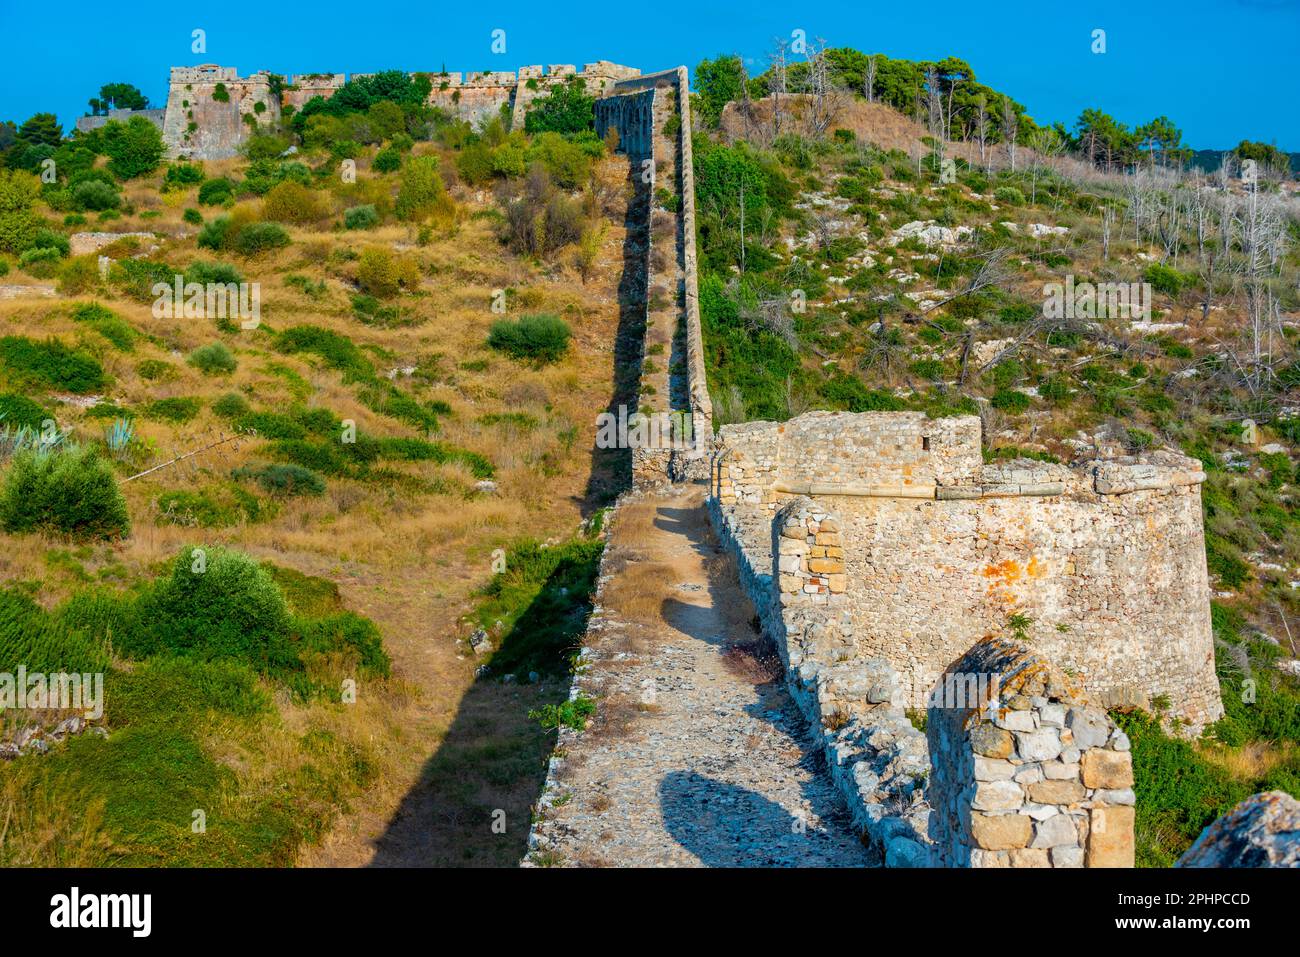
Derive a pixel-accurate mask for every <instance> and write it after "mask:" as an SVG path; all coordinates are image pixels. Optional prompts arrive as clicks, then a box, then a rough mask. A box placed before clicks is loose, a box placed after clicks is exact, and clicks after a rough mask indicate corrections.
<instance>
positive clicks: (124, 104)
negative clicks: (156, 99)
mask: <svg viewBox="0 0 1300 957" xmlns="http://www.w3.org/2000/svg"><path fill="white" fill-rule="evenodd" d="M148 108H149V98H148V97H147V96H145V95H144V94H143V93H141V92H140V90H139V88H137V87H135V86H133V85H131V84H130V83H105V84H104V85H103V86H101V87H100V88H99V96H97V97H92V98H91V100H90V110H91V112H92V113H94V114H95V115H97V116H98V115H102V114H104V113H107V112H108V111H109V110H147V109H148Z"/></svg>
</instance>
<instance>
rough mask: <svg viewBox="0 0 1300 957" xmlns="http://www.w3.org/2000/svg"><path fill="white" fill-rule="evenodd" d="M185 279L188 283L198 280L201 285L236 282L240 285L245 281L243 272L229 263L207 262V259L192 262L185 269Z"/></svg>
mask: <svg viewBox="0 0 1300 957" xmlns="http://www.w3.org/2000/svg"><path fill="white" fill-rule="evenodd" d="M185 281H186V282H187V283H191V282H196V283H198V284H199V285H201V286H206V285H207V284H208V283H218V284H220V285H228V284H229V283H234V284H235V285H238V284H239V283H241V282H243V281H244V276H243V273H241V272H240V271H239V270H238V269H236V268H235V267H234V266H232V265H230V264H229V263H215V262H207V261H205V260H202V259H200V260H196V261H195V262H192V263H190V265H189V267H188V268H187V269H186V270H185Z"/></svg>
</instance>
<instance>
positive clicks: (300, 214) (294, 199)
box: [262, 180, 325, 226]
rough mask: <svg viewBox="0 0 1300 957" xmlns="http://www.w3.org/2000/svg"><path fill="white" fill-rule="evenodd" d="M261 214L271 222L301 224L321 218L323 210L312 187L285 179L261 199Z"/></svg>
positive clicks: (323, 213)
mask: <svg viewBox="0 0 1300 957" xmlns="http://www.w3.org/2000/svg"><path fill="white" fill-rule="evenodd" d="M262 215H263V216H264V217H265V218H266V219H269V220H271V221H272V222H277V223H291V224H294V225H298V226H301V225H303V224H305V223H314V222H316V221H317V220H318V219H321V218H322V217H323V216H324V215H325V210H324V208H323V207H322V205H321V201H320V197H319V196H318V195H317V193H316V191H315V190H314V189H311V188H309V187H307V186H303V185H302V184H301V183H295V182H293V181H291V180H285V181H284V182H282V183H280V184H279V185H278V186H276V187H274V188H272V190H271V191H270V192H269V193H267V194H266V198H265V199H263V200H262Z"/></svg>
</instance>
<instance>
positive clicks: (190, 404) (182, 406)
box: [145, 396, 203, 423]
mask: <svg viewBox="0 0 1300 957" xmlns="http://www.w3.org/2000/svg"><path fill="white" fill-rule="evenodd" d="M202 408H203V402H202V400H200V399H192V398H186V397H184V396H177V397H175V398H171V399H157V400H155V401H153V402H150V403H149V404H148V405H147V406H145V415H147V416H148V417H149V418H151V419H161V420H163V421H164V422H176V423H182V422H189V421H190V420H191V419H193V418H194V417H195V416H196V415H198V414H199V410H200V409H202Z"/></svg>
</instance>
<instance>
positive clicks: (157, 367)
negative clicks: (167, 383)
mask: <svg viewBox="0 0 1300 957" xmlns="http://www.w3.org/2000/svg"><path fill="white" fill-rule="evenodd" d="M135 371H136V374H137V375H139V376H140V378H141V379H145V380H147V381H150V382H152V381H154V380H157V379H169V378H171V376H172V374H173V372H174V369H173V367H172V364H171V363H170V362H164V361H163V360H162V359H145V360H144V361H143V362H140V363H138V364H137V365H136V367H135Z"/></svg>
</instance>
